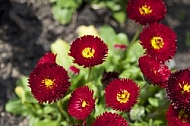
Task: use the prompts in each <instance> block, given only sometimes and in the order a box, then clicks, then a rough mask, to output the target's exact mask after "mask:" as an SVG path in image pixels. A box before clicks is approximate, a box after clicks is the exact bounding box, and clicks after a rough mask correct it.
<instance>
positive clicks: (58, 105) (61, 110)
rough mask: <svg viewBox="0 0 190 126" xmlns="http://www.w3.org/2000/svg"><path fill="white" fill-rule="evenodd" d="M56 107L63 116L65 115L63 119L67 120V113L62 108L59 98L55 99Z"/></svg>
mask: <svg viewBox="0 0 190 126" xmlns="http://www.w3.org/2000/svg"><path fill="white" fill-rule="evenodd" d="M57 107H58V109H59V110H60V112H61V113H62V114H63V116H64V117H65V120H67V121H69V115H68V113H67V111H65V110H64V109H63V104H62V101H61V100H58V101H57Z"/></svg>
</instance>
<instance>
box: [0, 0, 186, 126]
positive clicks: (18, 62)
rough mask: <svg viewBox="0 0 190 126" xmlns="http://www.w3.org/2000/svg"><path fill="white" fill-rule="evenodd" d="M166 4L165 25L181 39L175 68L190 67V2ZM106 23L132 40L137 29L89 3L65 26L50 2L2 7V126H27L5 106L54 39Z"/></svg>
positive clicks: (29, 0) (18, 0)
mask: <svg viewBox="0 0 190 126" xmlns="http://www.w3.org/2000/svg"><path fill="white" fill-rule="evenodd" d="M165 3H166V5H167V15H166V18H165V19H164V20H163V23H164V24H166V25H168V26H169V27H171V28H172V29H173V30H174V31H175V32H176V34H177V36H178V41H177V46H178V49H177V53H176V55H175V57H174V63H175V67H176V68H177V69H179V68H186V67H189V66H190V47H189V46H187V44H186V43H187V42H188V43H189V45H190V38H188V35H190V9H189V8H190V1H189V0H165ZM2 10H3V11H2ZM1 12H2V13H1ZM86 15H88V16H86ZM103 24H109V25H111V26H112V27H114V28H115V30H116V32H125V33H127V35H128V36H129V38H131V37H132V35H133V34H134V32H135V30H136V29H137V25H136V23H134V22H133V21H132V20H130V19H129V20H127V21H126V22H125V23H124V24H118V23H117V22H116V21H115V20H114V19H113V18H112V16H111V11H109V10H108V9H106V8H102V9H98V10H93V9H92V8H90V7H89V6H88V5H87V4H84V5H83V6H82V7H81V8H80V9H79V10H77V12H76V13H75V14H74V15H73V19H72V21H71V23H70V24H68V25H65V26H63V25H60V24H59V23H58V22H57V21H56V20H55V19H54V18H53V15H52V12H51V5H50V4H49V2H48V0H11V1H10V4H5V5H3V6H2V4H0V126H27V119H25V118H22V117H20V116H15V115H12V114H10V113H8V112H6V111H5V103H6V102H7V101H8V100H9V99H10V98H12V97H15V94H14V87H15V80H17V79H18V78H19V77H21V76H22V75H26V76H28V75H29V74H30V72H31V71H32V70H33V68H34V66H35V64H36V63H37V61H38V59H39V58H40V57H41V56H42V55H43V54H44V53H46V52H48V51H50V45H51V43H52V42H54V40H56V39H57V38H62V39H64V40H66V41H68V42H72V41H73V40H74V39H75V38H76V37H77V34H76V28H77V26H79V25H94V26H95V27H97V28H98V27H99V26H101V25H103Z"/></svg>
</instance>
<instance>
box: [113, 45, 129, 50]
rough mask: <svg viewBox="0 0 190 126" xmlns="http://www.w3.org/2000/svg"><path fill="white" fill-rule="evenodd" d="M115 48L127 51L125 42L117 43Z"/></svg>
mask: <svg viewBox="0 0 190 126" xmlns="http://www.w3.org/2000/svg"><path fill="white" fill-rule="evenodd" d="M114 48H115V49H118V50H121V51H125V50H126V48H127V46H126V45H125V44H115V45H114Z"/></svg>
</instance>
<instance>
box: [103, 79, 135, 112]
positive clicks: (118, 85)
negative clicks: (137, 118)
mask: <svg viewBox="0 0 190 126" xmlns="http://www.w3.org/2000/svg"><path fill="white" fill-rule="evenodd" d="M138 95H139V87H138V86H137V84H136V83H135V82H133V81H132V80H130V79H114V80H113V81H111V82H110V84H109V85H108V86H107V87H106V89H105V99H106V105H107V106H108V107H109V106H110V107H112V108H113V109H116V110H121V111H129V110H130V108H131V107H132V106H133V105H134V104H135V103H136V102H137V97H138Z"/></svg>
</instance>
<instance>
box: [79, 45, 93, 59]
mask: <svg viewBox="0 0 190 126" xmlns="http://www.w3.org/2000/svg"><path fill="white" fill-rule="evenodd" d="M94 53H95V50H94V49H92V48H90V47H86V48H84V49H83V50H82V56H83V57H84V58H92V57H94Z"/></svg>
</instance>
